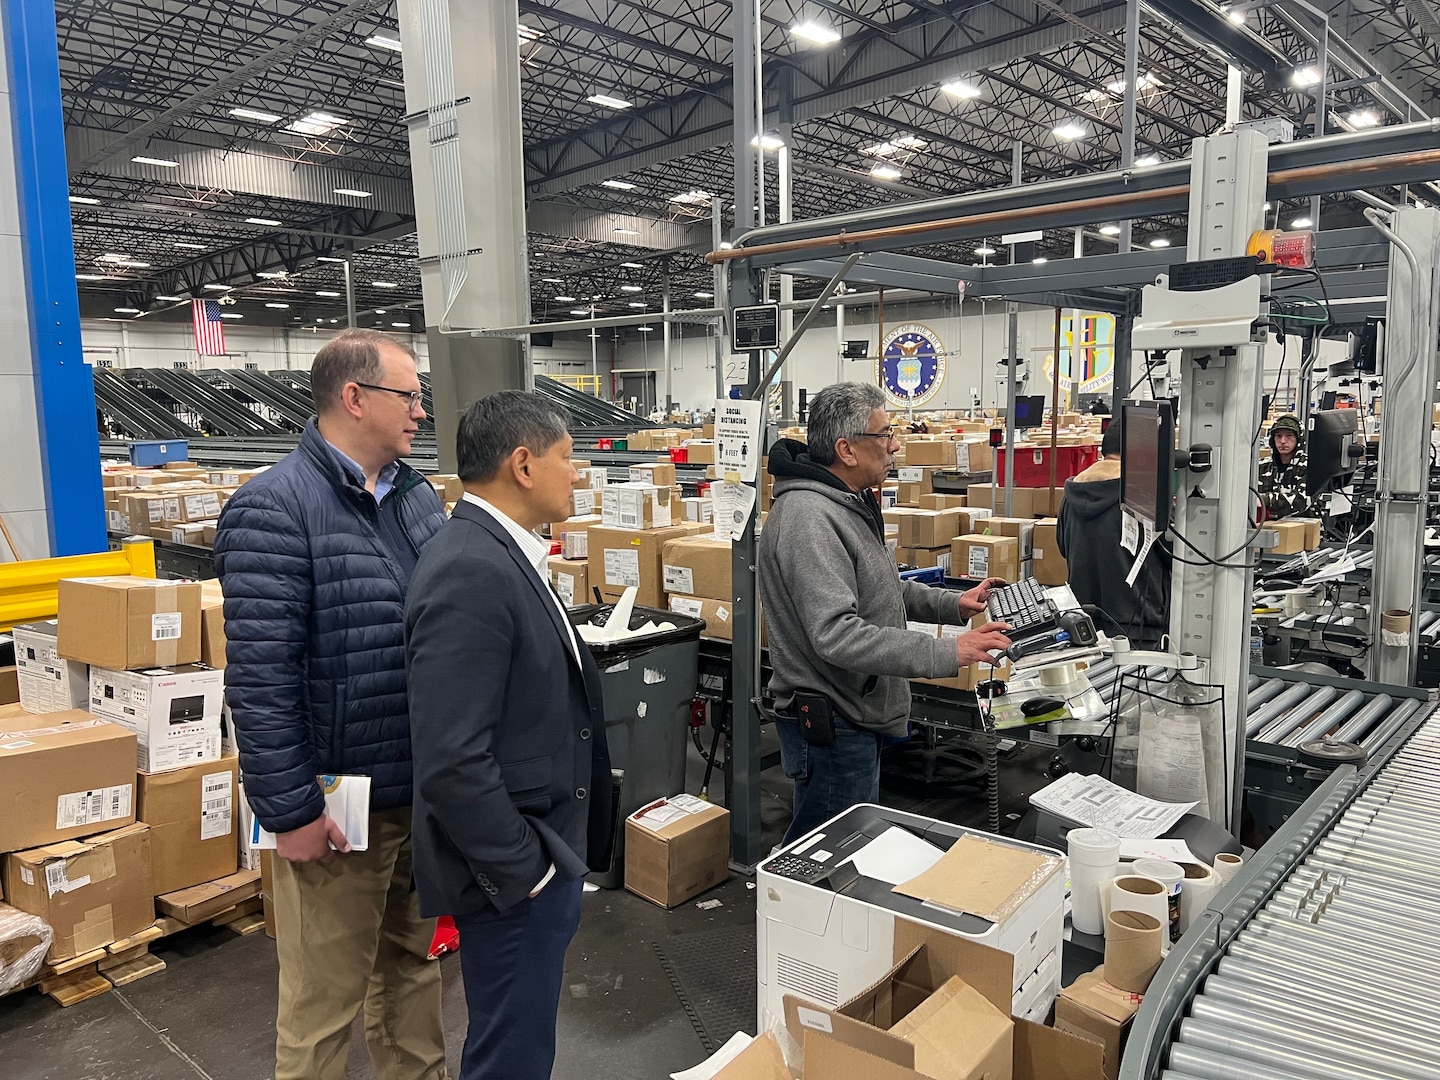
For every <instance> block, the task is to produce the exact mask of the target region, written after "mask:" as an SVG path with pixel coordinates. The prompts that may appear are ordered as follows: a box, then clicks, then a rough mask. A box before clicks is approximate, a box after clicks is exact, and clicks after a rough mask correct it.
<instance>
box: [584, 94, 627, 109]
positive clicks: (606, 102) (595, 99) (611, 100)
mask: <svg viewBox="0 0 1440 1080" xmlns="http://www.w3.org/2000/svg"><path fill="white" fill-rule="evenodd" d="M585 100H586V101H588V102H590V104H591V105H603V106H605V108H607V109H628V108H630V106H631V105H633V104H634V102H633V101H626V100H625V99H624V98H620V97H615V96H614V95H612V94H591V95H590V96H589V97H587V98H586V99H585Z"/></svg>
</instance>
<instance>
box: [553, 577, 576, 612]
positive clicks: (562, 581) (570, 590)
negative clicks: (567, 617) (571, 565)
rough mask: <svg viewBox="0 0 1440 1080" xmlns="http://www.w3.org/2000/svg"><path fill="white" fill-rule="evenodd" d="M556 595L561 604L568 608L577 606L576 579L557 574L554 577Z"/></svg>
mask: <svg viewBox="0 0 1440 1080" xmlns="http://www.w3.org/2000/svg"><path fill="white" fill-rule="evenodd" d="M554 582H555V595H556V596H558V597H560V602H561V603H562V604H564V605H565V606H566V607H574V606H575V579H574V578H573V577H571V576H570V575H569V574H556V575H555V577H554Z"/></svg>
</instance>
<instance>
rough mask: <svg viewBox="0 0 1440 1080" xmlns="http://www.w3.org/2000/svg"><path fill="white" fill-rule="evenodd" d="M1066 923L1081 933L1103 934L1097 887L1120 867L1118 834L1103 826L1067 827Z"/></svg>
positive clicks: (1102, 919) (1103, 926)
mask: <svg viewBox="0 0 1440 1080" xmlns="http://www.w3.org/2000/svg"><path fill="white" fill-rule="evenodd" d="M1066 840H1067V845H1068V850H1069V852H1070V925H1071V926H1073V927H1074V928H1075V929H1076V930H1078V931H1079V932H1080V933H1082V934H1103V933H1104V932H1105V917H1104V915H1103V913H1102V912H1101V910H1100V889H1101V887H1102V886H1103V885H1104V884H1105V883H1106V882H1107V881H1109V880H1110V879H1111V878H1113V877H1114V876H1115V874H1116V872H1117V871H1118V870H1119V869H1120V838H1119V837H1118V836H1116V835H1115V834H1114V833H1110V832H1106V831H1105V830H1104V829H1071V830H1070V834H1069V836H1068V837H1067V838H1066Z"/></svg>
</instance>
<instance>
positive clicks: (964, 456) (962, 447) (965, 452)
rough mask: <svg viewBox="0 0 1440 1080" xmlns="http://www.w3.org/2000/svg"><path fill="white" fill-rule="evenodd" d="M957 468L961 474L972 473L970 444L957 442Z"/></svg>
mask: <svg viewBox="0 0 1440 1080" xmlns="http://www.w3.org/2000/svg"><path fill="white" fill-rule="evenodd" d="M955 467H956V468H957V469H959V470H960V471H961V472H969V471H970V444H969V443H963V442H957V443H956V444H955Z"/></svg>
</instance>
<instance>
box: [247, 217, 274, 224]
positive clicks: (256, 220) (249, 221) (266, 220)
mask: <svg viewBox="0 0 1440 1080" xmlns="http://www.w3.org/2000/svg"><path fill="white" fill-rule="evenodd" d="M245 224H246V225H279V224H280V222H278V221H276V220H275V219H274V218H268V217H247V218H246V219H245Z"/></svg>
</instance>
